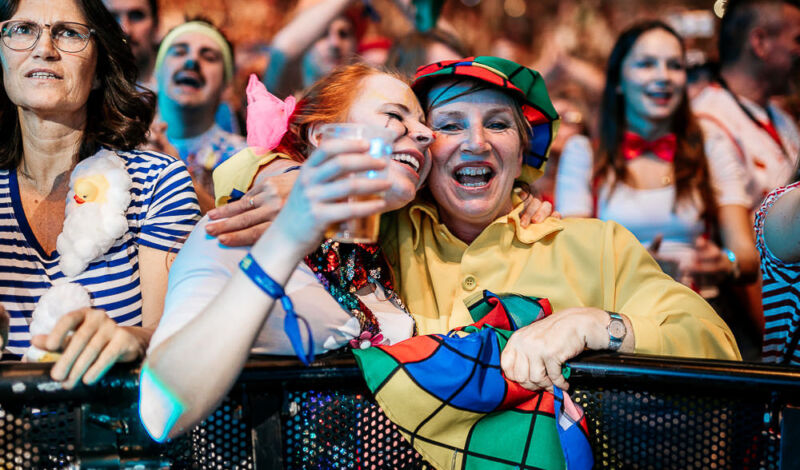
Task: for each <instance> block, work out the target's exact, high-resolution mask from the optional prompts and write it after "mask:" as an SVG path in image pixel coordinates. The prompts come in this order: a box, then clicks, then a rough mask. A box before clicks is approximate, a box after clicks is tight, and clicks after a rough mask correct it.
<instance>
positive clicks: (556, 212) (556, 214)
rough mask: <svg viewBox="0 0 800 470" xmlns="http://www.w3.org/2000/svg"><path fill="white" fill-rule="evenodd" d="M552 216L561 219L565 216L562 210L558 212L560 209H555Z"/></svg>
mask: <svg viewBox="0 0 800 470" xmlns="http://www.w3.org/2000/svg"><path fill="white" fill-rule="evenodd" d="M550 217H552V218H554V219H558V220H561V219H562V218H563V217H562V216H561V212H558V211H553V213H552V214H550Z"/></svg>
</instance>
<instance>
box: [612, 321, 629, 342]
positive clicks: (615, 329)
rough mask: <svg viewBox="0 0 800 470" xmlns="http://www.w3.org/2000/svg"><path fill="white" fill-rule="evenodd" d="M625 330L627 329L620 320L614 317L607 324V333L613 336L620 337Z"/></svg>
mask: <svg viewBox="0 0 800 470" xmlns="http://www.w3.org/2000/svg"><path fill="white" fill-rule="evenodd" d="M627 332H628V330H627V329H626V328H625V323H623V322H622V320H618V319H616V318H614V319H613V320H611V324H609V325H608V333H609V334H610V335H611V336H613V337H615V338H622V337H624V336H625V334H626V333H627Z"/></svg>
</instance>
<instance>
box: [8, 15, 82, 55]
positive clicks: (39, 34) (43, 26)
mask: <svg viewBox="0 0 800 470" xmlns="http://www.w3.org/2000/svg"><path fill="white" fill-rule="evenodd" d="M18 23H22V24H27V25H30V26H35V27H36V39H34V41H33V43H31V45H30V46H28V47H23V48H17V47H12V46H11V45H9V44H8V42H7V41H8V35H7V34H6V31H7V27H8V26H9V25H14V24H18ZM69 25H75V26H80V27H82V28H86V30H87V31H88V32H89V33H88V35H87V36H86V39H85V40H84V42H83V46H82V47H81V48H80V49H77V50H66V49H63V48H62V47H59V45H58V41H57V40H56V37H55V36H54V35H53V28H57V27H59V26H61V27H63V26H69ZM45 29H49V30H50V41H52V44H53V46H54V47H55V48H56V49H58V50H59V51H61V52H66V53H68V54H75V53H78V52H81V51H83V50H84V49H86V46H88V45H89V41H91V39H92V36H95V35H96V34H97V31H95V30H94V29H92V28H90V27H89V26H88V25H85V24H83V23H78V22H75V21H56V22H55V23H53V24H49V23H45V24H40V23H37V22H35V21H31V20H7V21H4V22H2V23H0V38H2V41H3V45H4V46H6V47H7V48H9V49H11V50H12V51H29V50H31V49H33V48H34V47H36V44H38V43H39V39H41V38H42V31H44V30H45Z"/></svg>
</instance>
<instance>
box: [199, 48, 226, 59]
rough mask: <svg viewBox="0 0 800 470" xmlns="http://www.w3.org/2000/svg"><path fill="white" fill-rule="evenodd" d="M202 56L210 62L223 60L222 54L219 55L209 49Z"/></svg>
mask: <svg viewBox="0 0 800 470" xmlns="http://www.w3.org/2000/svg"><path fill="white" fill-rule="evenodd" d="M201 55H202V56H203V59H205V60H207V61H209V62H218V61H220V60H222V54H220V53H218V52H217V51H212V50H209V49H205V50H203V51H202V53H201Z"/></svg>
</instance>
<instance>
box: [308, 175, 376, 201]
mask: <svg viewBox="0 0 800 470" xmlns="http://www.w3.org/2000/svg"><path fill="white" fill-rule="evenodd" d="M390 186H391V183H389V181H387V180H382V179H380V180H373V179H369V178H347V179H343V180H338V181H334V182H331V183H327V184H325V185H321V186H317V187H314V188H310V189H309V191H308V197H309V199H312V200H314V201H318V202H328V201H338V200H341V199H343V198H347V197H351V196H367V195H375V194H377V193H380V192H382V191H386V190H387V189H389V187H390ZM351 202H352V201H351Z"/></svg>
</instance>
